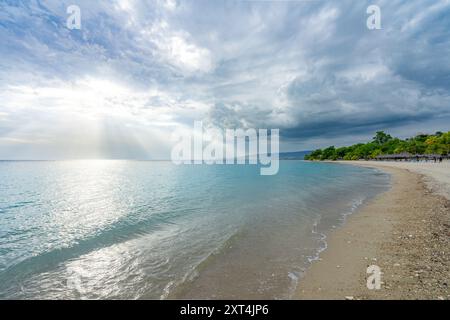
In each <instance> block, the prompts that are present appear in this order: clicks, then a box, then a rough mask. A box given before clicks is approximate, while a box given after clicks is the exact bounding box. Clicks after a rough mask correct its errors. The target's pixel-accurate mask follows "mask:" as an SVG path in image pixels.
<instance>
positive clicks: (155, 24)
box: [0, 0, 450, 159]
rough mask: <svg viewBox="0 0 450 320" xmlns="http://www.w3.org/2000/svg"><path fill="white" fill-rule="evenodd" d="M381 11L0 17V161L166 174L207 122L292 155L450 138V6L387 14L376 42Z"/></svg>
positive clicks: (359, 4)
mask: <svg viewBox="0 0 450 320" xmlns="http://www.w3.org/2000/svg"><path fill="white" fill-rule="evenodd" d="M72 4H76V5H78V6H79V7H80V8H81V14H82V18H81V19H82V29H81V30H69V29H67V28H66V19H67V17H68V15H67V13H66V9H67V7H68V6H69V5H72ZM370 4H372V2H370V1H367V2H366V1H354V0H352V1H350V0H344V1H339V2H332V1H290V2H285V1H282V2H280V1H262V2H260V1H237V0H236V1H232V0H226V1H206V0H196V1H194V0H193V1H182V0H157V1H141V0H114V1H88V0H80V1H74V0H70V1H57V0H47V1H38V0H30V1H2V2H1V3H0V41H1V43H2V46H0V158H65V157H75V158H77V157H82V158H86V157H88V158H89V157H92V158H98V157H106V158H153V159H155V158H166V157H167V155H169V154H170V152H169V150H170V147H171V144H170V142H169V140H170V139H169V137H170V133H171V132H173V130H176V129H178V128H187V127H189V126H192V124H193V121H194V120H202V119H203V120H204V121H205V122H209V123H211V124H214V125H217V126H222V127H230V126H232V127H239V126H240V127H255V128H280V133H281V139H282V141H281V142H282V148H283V149H284V150H296V149H310V148H313V147H321V146H324V145H327V144H330V143H333V144H336V145H340V144H346V143H353V142H355V141H358V140H359V139H367V138H368V137H370V136H371V135H372V133H373V132H374V131H375V130H389V131H390V132H392V133H393V134H398V135H401V136H408V135H412V134H415V133H417V132H418V131H429V132H430V131H431V132H432V131H436V130H449V128H448V123H449V120H450V60H449V59H448V57H449V56H450V34H449V33H450V1H449V0H441V1H435V2H433V4H432V5H430V4H427V3H424V2H423V1H408V2H404V1H395V0H394V1H376V4H378V5H379V6H380V8H381V14H382V20H381V22H382V29H381V30H368V29H367V28H366V19H367V17H368V16H367V14H366V8H367V6H369V5H370Z"/></svg>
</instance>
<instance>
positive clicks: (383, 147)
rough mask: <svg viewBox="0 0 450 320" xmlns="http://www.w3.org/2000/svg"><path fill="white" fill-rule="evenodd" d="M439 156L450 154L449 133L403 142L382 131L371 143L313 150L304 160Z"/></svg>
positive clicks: (425, 135) (438, 133)
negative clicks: (405, 154) (401, 154)
mask: <svg viewBox="0 0 450 320" xmlns="http://www.w3.org/2000/svg"><path fill="white" fill-rule="evenodd" d="M400 153H409V154H413V155H415V154H439V155H447V154H449V153H450V131H449V132H446V133H443V132H436V133H435V134H418V135H417V136H415V137H412V138H408V139H405V140H402V139H399V138H393V137H392V136H391V135H389V134H387V133H385V132H384V131H378V132H377V133H376V135H375V136H374V137H373V139H372V141H371V142H368V143H358V144H354V145H352V146H349V147H340V148H335V147H334V146H331V147H328V148H325V149H317V150H314V151H313V152H312V153H310V154H309V155H306V156H305V160H359V159H374V158H376V157H377V156H379V155H387V154H400Z"/></svg>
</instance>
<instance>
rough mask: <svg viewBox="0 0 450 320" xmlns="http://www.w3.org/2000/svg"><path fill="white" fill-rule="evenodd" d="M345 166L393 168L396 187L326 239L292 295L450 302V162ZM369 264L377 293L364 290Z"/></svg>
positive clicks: (360, 163) (295, 296)
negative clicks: (374, 269) (377, 280)
mask: <svg viewBox="0 0 450 320" xmlns="http://www.w3.org/2000/svg"><path fill="white" fill-rule="evenodd" d="M344 163H347V164H355V165H363V166H370V167H376V168H379V169H381V170H383V171H385V172H388V173H389V174H391V176H392V188H391V189H390V190H389V191H387V192H385V193H382V194H380V195H378V196H377V197H376V198H374V199H373V200H371V201H370V202H369V203H367V204H366V205H364V206H363V207H362V208H361V209H360V210H359V211H358V212H357V213H355V214H354V215H352V216H350V217H349V218H348V219H347V221H346V223H345V224H344V225H343V226H342V227H340V228H339V229H336V230H334V231H333V232H332V233H331V234H330V235H329V236H328V248H327V250H325V251H324V252H323V253H322V254H321V256H320V260H318V261H316V262H314V263H313V265H312V266H311V268H309V269H308V270H307V272H306V274H305V276H304V277H303V278H302V279H301V280H300V283H299V286H298V288H297V292H296V294H295V295H294V296H293V298H294V299H440V300H441V299H450V288H449V285H450V202H449V200H448V199H449V198H450V197H449V195H450V192H449V190H450V188H449V186H450V178H449V176H450V167H449V164H448V163H442V164H434V163H419V164H417V163H415V164H414V163H379V162H358V161H353V162H344ZM446 197H447V198H446ZM371 265H376V266H378V267H380V268H381V272H382V274H381V281H382V282H381V288H380V289H379V290H376V289H372V290H369V289H368V288H367V284H366V283H367V277H368V276H369V274H367V273H366V271H367V267H368V266H371Z"/></svg>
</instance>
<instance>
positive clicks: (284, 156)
mask: <svg viewBox="0 0 450 320" xmlns="http://www.w3.org/2000/svg"><path fill="white" fill-rule="evenodd" d="M311 152H312V151H295V152H281V153H280V160H303V159H304V158H305V156H306V155H308V154H310V153H311Z"/></svg>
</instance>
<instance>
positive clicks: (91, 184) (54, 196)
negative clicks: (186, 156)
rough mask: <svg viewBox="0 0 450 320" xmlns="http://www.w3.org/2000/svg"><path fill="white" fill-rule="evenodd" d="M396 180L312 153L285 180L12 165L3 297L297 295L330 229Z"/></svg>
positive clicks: (283, 170) (291, 164) (0, 282)
mask: <svg viewBox="0 0 450 320" xmlns="http://www.w3.org/2000/svg"><path fill="white" fill-rule="evenodd" d="M387 181H388V179H387V177H386V176H385V175H384V174H380V173H378V172H376V171H374V170H371V169H366V168H353V167H350V166H342V165H331V164H318V163H317V164H316V163H304V162H300V161H284V162H282V163H281V167H280V172H279V174H278V175H276V176H260V175H259V169H258V168H257V167H255V166H174V165H172V164H171V163H170V162H139V161H63V162H7V161H5V162H0V194H1V197H0V298H88V299H101V298H127V299H138V298H155V299H159V298H172V297H200V298H214V297H218V298H220V297H235V298H246V297H253V298H258V297H264V298H276V297H287V296H288V294H289V290H290V289H292V286H293V284H295V281H296V279H297V277H298V276H300V275H301V272H302V270H303V269H304V268H305V267H306V266H307V265H308V260H311V259H312V258H314V256H315V255H316V254H317V251H318V250H319V248H320V247H321V246H323V245H324V243H323V241H322V236H321V233H322V232H325V231H326V230H327V229H329V228H330V227H331V226H332V225H334V224H337V223H339V220H340V219H342V217H343V214H344V213H345V212H348V211H349V210H351V206H352V204H353V203H354V202H355V201H360V200H363V199H365V198H367V197H369V196H371V195H373V194H375V193H376V192H379V191H380V190H382V189H383V188H385V186H386V185H387ZM319 222H320V223H319ZM317 223H319V225H318V227H317V228H316V230H315V232H313V229H314V225H315V224H317Z"/></svg>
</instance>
